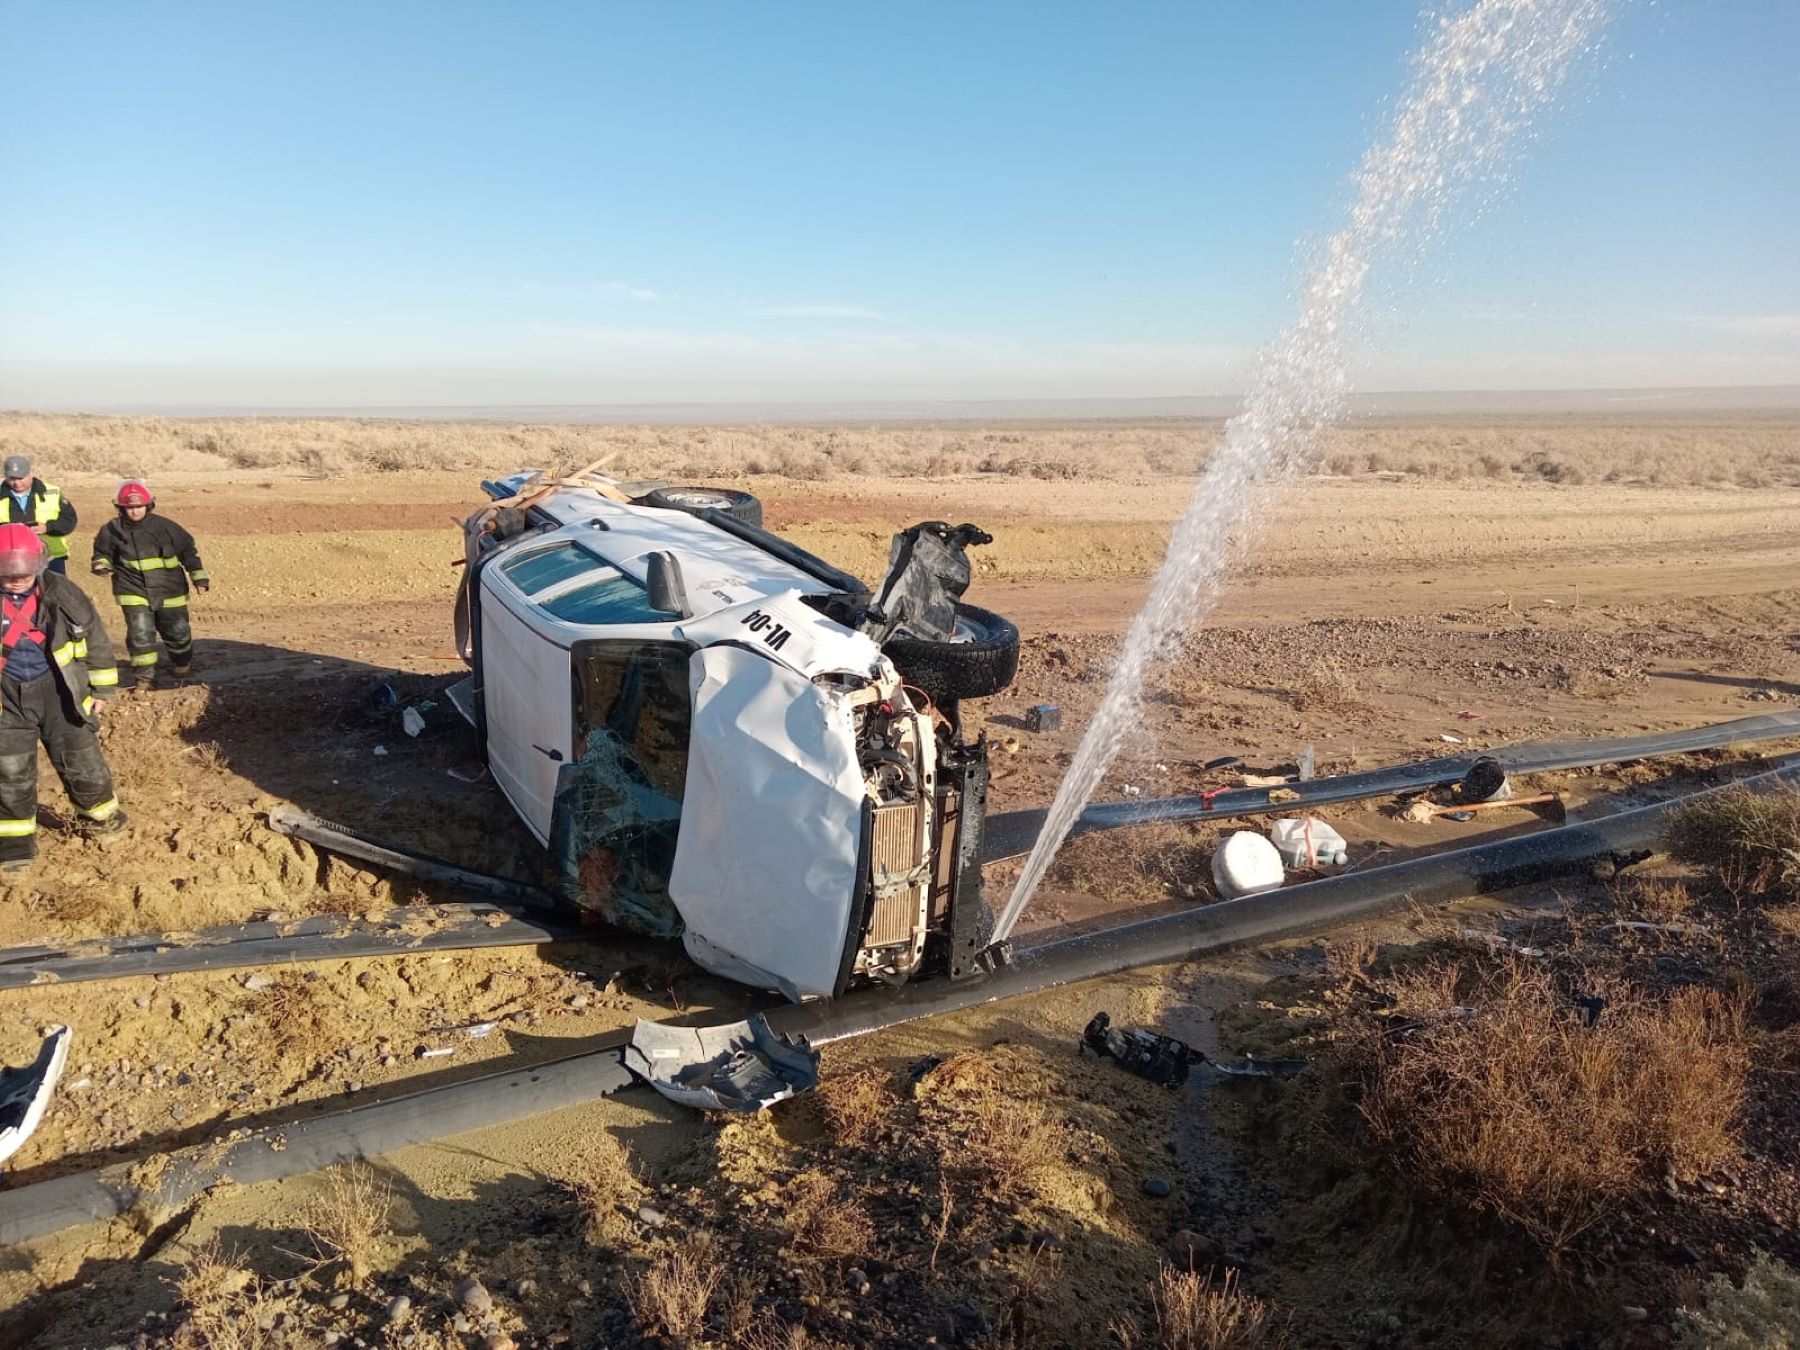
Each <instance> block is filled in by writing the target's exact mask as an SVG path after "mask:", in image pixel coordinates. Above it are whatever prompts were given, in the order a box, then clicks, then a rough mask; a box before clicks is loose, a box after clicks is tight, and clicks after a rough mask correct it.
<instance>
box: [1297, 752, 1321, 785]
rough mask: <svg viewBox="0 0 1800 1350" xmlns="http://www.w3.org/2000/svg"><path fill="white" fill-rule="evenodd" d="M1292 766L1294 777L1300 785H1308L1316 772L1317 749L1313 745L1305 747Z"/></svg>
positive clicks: (1317, 766)
mask: <svg viewBox="0 0 1800 1350" xmlns="http://www.w3.org/2000/svg"><path fill="white" fill-rule="evenodd" d="M1294 764H1295V766H1296V770H1295V774H1294V776H1295V777H1296V778H1298V779H1299V780H1300V781H1301V782H1302V783H1310V782H1311V781H1312V779H1313V775H1314V774H1315V773H1317V772H1318V768H1319V748H1318V747H1317V746H1315V745H1309V746H1307V747H1306V749H1304V750H1302V751H1301V752H1300V754H1299V756H1298V758H1296V759H1295V761H1294Z"/></svg>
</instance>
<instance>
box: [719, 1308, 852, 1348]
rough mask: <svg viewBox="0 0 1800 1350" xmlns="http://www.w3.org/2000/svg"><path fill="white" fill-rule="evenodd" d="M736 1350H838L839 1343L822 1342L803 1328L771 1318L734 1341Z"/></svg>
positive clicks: (752, 1327) (732, 1342)
mask: <svg viewBox="0 0 1800 1350" xmlns="http://www.w3.org/2000/svg"><path fill="white" fill-rule="evenodd" d="M731 1344H732V1345H733V1346H734V1347H736V1350H837V1346H838V1344H839V1343H838V1342H837V1341H824V1340H820V1339H819V1338H818V1337H817V1336H815V1335H813V1334H812V1333H811V1332H810V1331H808V1330H807V1329H806V1328H805V1327H803V1326H795V1325H790V1324H789V1323H787V1322H783V1321H782V1320H781V1319H780V1318H778V1317H774V1316H770V1317H767V1318H765V1319H763V1320H762V1321H760V1322H757V1323H755V1324H753V1325H752V1326H751V1327H749V1328H748V1329H747V1330H746V1331H744V1332H743V1333H742V1334H741V1335H739V1336H736V1337H734V1338H733V1339H732V1341H731Z"/></svg>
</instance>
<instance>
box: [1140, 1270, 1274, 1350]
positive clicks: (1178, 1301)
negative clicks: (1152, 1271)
mask: <svg viewBox="0 0 1800 1350" xmlns="http://www.w3.org/2000/svg"><path fill="white" fill-rule="evenodd" d="M1150 1297H1151V1300H1152V1302H1153V1304H1154V1305H1155V1308H1156V1343H1157V1345H1159V1346H1160V1347H1162V1350H1263V1348H1264V1347H1270V1348H1272V1347H1276V1346H1280V1345H1283V1344H1285V1343H1286V1341H1287V1336H1286V1334H1285V1332H1284V1331H1283V1330H1282V1328H1281V1327H1280V1325H1279V1324H1278V1323H1277V1321H1276V1318H1275V1310H1274V1309H1273V1308H1272V1307H1271V1306H1270V1305H1269V1304H1268V1303H1266V1302H1264V1301H1263V1300H1262V1299H1260V1298H1255V1297H1253V1296H1252V1295H1250V1294H1246V1293H1245V1292H1244V1290H1243V1286H1242V1285H1241V1284H1240V1283H1239V1280H1238V1273H1237V1272H1236V1271H1235V1270H1227V1271H1226V1272H1225V1275H1224V1278H1223V1279H1221V1280H1219V1281H1218V1283H1217V1284H1215V1283H1214V1282H1213V1278H1212V1276H1211V1275H1196V1274H1195V1273H1194V1272H1193V1271H1191V1270H1177V1269H1176V1268H1175V1267H1174V1266H1171V1265H1167V1264H1165V1265H1164V1266H1163V1268H1162V1274H1161V1275H1159V1276H1158V1277H1157V1280H1156V1283H1155V1284H1153V1285H1151V1286H1150Z"/></svg>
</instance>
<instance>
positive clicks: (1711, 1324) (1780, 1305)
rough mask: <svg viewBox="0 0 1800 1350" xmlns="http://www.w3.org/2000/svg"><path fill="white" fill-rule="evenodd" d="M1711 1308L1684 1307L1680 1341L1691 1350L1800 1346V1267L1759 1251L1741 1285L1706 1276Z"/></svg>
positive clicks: (1779, 1349)
mask: <svg viewBox="0 0 1800 1350" xmlns="http://www.w3.org/2000/svg"><path fill="white" fill-rule="evenodd" d="M1705 1294H1706V1307H1705V1308H1703V1309H1701V1310H1699V1311H1694V1310H1692V1309H1688V1308H1683V1309H1682V1310H1681V1312H1680V1314H1679V1315H1678V1321H1677V1324H1676V1341H1677V1343H1678V1344H1679V1345H1682V1346H1684V1347H1688V1348H1689V1350H1790V1347H1793V1346H1796V1345H1800V1272H1797V1271H1795V1270H1794V1268H1793V1267H1792V1266H1789V1265H1786V1264H1785V1263H1783V1262H1781V1261H1777V1260H1776V1259H1775V1258H1774V1257H1772V1256H1769V1255H1768V1254H1767V1253H1764V1252H1758V1253H1757V1255H1756V1259H1755V1260H1754V1261H1752V1262H1751V1263H1750V1269H1749V1270H1747V1271H1745V1272H1744V1283H1743V1285H1742V1286H1741V1287H1740V1286H1738V1285H1734V1284H1732V1282H1731V1281H1730V1279H1728V1278H1727V1277H1726V1276H1724V1275H1715V1276H1713V1277H1712V1279H1711V1280H1709V1281H1707V1284H1706V1289H1705Z"/></svg>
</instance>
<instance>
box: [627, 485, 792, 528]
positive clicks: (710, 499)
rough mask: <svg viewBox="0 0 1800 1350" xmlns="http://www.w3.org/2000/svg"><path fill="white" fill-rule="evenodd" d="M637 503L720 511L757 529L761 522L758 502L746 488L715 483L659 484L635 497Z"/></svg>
mask: <svg viewBox="0 0 1800 1350" xmlns="http://www.w3.org/2000/svg"><path fill="white" fill-rule="evenodd" d="M638 504H639V505H641V506H660V507H663V508H664V509H665V510H669V511H686V512H687V513H688V514H689V515H695V516H697V515H699V514H700V513H701V512H702V511H723V512H724V513H725V514H726V515H728V516H730V517H731V518H732V519H734V520H741V521H743V522H744V524H746V525H755V526H756V527H758V528H759V529H760V528H761V527H762V523H763V509H762V502H761V501H760V500H759V499H758V498H756V497H753V496H752V495H751V494H750V493H748V492H736V491H733V490H732V489H731V488H715V487H663V488H656V489H655V490H654V491H651V492H646V493H645V494H644V495H643V496H642V497H639V498H638Z"/></svg>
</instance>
